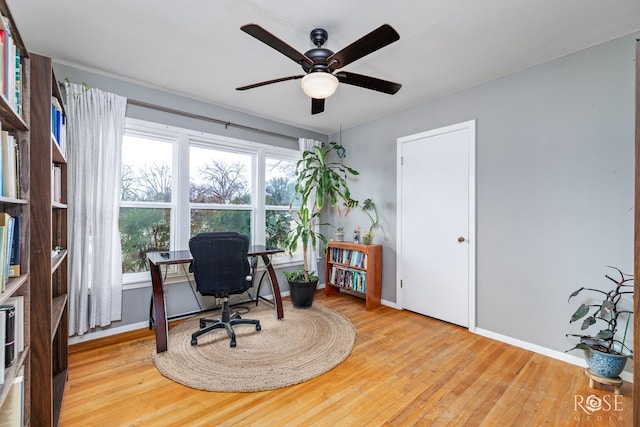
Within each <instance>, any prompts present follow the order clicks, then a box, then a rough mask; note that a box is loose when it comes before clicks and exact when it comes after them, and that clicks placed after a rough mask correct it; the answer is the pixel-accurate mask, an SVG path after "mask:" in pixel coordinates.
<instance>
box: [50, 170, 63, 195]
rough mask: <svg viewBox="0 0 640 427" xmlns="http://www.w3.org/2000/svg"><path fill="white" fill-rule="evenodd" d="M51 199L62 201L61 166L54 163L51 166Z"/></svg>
mask: <svg viewBox="0 0 640 427" xmlns="http://www.w3.org/2000/svg"><path fill="white" fill-rule="evenodd" d="M51 200H53V201H54V202H58V203H62V168H61V167H60V165H56V164H52V166H51Z"/></svg>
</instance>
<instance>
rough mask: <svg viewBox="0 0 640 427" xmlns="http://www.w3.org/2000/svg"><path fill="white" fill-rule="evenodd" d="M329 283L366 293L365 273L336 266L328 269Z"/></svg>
mask: <svg viewBox="0 0 640 427" xmlns="http://www.w3.org/2000/svg"><path fill="white" fill-rule="evenodd" d="M329 283H331V284H333V285H337V286H340V287H341V288H345V289H349V290H352V291H356V292H360V293H363V294H365V293H367V273H365V272H364V271H359V270H349V269H345V268H340V267H338V266H335V265H333V266H331V268H330V269H329Z"/></svg>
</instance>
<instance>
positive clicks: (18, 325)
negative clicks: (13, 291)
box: [4, 295, 24, 355]
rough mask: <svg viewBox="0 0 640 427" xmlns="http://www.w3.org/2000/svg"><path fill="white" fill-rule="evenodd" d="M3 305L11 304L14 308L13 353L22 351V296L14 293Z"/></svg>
mask: <svg viewBox="0 0 640 427" xmlns="http://www.w3.org/2000/svg"><path fill="white" fill-rule="evenodd" d="M4 305H11V306H13V307H14V308H15V326H14V339H15V344H16V345H15V354H16V355H17V354H19V353H21V352H22V351H24V296H22V295H16V296H14V297H10V298H8V299H7V301H6V303H5V304H4Z"/></svg>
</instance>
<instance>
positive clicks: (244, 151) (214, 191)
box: [119, 119, 300, 283]
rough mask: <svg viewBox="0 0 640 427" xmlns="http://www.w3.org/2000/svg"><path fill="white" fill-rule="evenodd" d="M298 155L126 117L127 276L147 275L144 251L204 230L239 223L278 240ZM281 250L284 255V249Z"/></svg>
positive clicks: (264, 240)
mask: <svg viewBox="0 0 640 427" xmlns="http://www.w3.org/2000/svg"><path fill="white" fill-rule="evenodd" d="M299 157H300V155H299V152H298V151H297V150H291V149H285V148H280V147H272V146H265V145H262V144H258V143H254V142H250V141H241V140H237V139H231V138H226V137H220V136H216V135H211V134H204V133H202V132H195V131H190V130H186V129H180V128H175V127H170V126H164V125H159V124H155V123H149V122H143V121H140V120H133V119H127V123H126V128H125V136H124V141H123V147H122V190H121V200H122V201H121V208H120V225H119V226H120V234H121V241H122V259H123V273H124V274H125V282H127V283H133V282H139V281H147V280H148V273H146V272H147V271H148V265H147V260H146V254H147V252H152V251H163V250H179V249H187V247H188V241H189V238H190V237H191V236H193V235H195V234H197V233H200V232H203V231H238V232H241V233H244V234H247V235H249V236H250V238H251V242H252V243H253V244H266V245H267V246H273V247H282V246H283V241H284V238H285V237H286V234H287V231H288V230H289V228H290V227H291V221H290V219H291V218H290V216H289V203H290V202H291V200H292V198H293V190H294V186H295V165H296V162H297V161H298V159H299ZM279 258H280V259H282V260H286V261H289V257H288V254H283V255H281V256H280V257H279ZM274 262H277V260H274Z"/></svg>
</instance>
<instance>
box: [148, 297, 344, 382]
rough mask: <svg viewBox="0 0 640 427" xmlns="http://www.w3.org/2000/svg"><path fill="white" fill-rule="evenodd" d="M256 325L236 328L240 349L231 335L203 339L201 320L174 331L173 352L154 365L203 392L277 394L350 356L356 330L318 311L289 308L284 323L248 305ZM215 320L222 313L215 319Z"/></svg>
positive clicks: (263, 307)
mask: <svg viewBox="0 0 640 427" xmlns="http://www.w3.org/2000/svg"><path fill="white" fill-rule="evenodd" d="M247 307H249V308H250V312H248V313H243V314H242V317H243V318H247V319H259V320H260V324H261V326H262V330H261V331H256V330H255V327H254V326H253V325H237V326H235V327H234V330H235V332H236V341H237V347H235V348H232V347H230V346H229V337H228V335H227V332H226V330H224V329H217V330H215V331H212V332H209V333H207V334H204V335H202V336H200V337H198V344H197V345H195V346H192V345H191V333H192V332H194V331H196V330H198V319H200V317H204V316H203V315H198V316H196V317H193V318H191V319H188V320H185V321H183V322H182V323H180V324H178V325H177V326H175V327H173V328H171V329H170V330H169V343H168V344H169V345H168V350H167V351H165V352H162V353H159V354H158V353H156V352H155V350H154V352H153V362H154V363H155V365H156V367H157V369H158V371H160V373H161V374H162V375H164V376H165V377H167V378H169V379H171V380H173V381H176V382H178V383H181V384H184V385H186V386H188V387H192V388H195V389H199V390H207V391H218V392H251V391H262V390H272V389H276V388H281V387H286V386H289V385H293V384H298V383H301V382H303V381H307V380H310V379H311V378H314V377H316V376H318V375H320V374H323V373H325V372H327V371H328V370H330V369H332V368H333V367H335V366H336V365H338V364H339V363H340V362H342V361H343V360H344V359H346V358H347V356H349V354H350V353H351V350H352V349H353V345H354V343H355V339H356V330H355V328H354V327H353V325H352V324H351V322H350V321H349V319H347V318H346V317H345V316H343V315H342V314H340V313H338V312H336V311H334V310H331V309H328V308H325V307H322V306H319V305H317V304H316V305H314V306H312V307H310V308H306V309H297V308H293V306H292V305H291V303H290V302H288V301H285V302H284V319H281V320H277V319H276V315H275V310H274V308H273V307H272V306H271V305H269V304H267V303H260V304H259V305H258V307H256V306H254V305H253V304H249V305H247ZM210 315H211V317H216V316H218V315H219V312H218V313H213V314H210Z"/></svg>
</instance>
